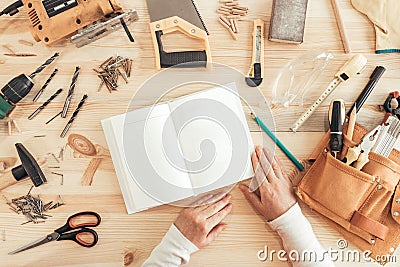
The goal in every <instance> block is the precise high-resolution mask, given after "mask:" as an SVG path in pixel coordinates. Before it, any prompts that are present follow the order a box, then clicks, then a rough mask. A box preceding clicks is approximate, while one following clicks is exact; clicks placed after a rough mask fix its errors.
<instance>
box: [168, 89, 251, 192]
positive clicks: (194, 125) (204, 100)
mask: <svg viewBox="0 0 400 267" xmlns="http://www.w3.org/2000/svg"><path fill="white" fill-rule="evenodd" d="M227 87H229V89H224V88H222V87H217V88H214V89H210V90H206V91H202V92H200V93H196V94H193V95H190V96H187V97H182V98H179V99H177V100H174V101H172V102H171V103H170V104H169V105H170V110H171V113H172V117H173V120H174V124H175V129H176V130H177V131H178V139H179V142H180V145H181V149H182V152H183V155H184V158H185V159H186V166H187V167H188V171H189V175H190V179H191V181H192V185H193V189H194V191H195V194H196V195H198V194H201V193H204V192H208V191H211V190H215V189H218V188H221V187H225V186H228V185H231V184H234V183H236V182H239V181H241V180H245V179H247V178H250V177H253V176H254V173H253V170H252V167H251V161H250V156H251V153H252V151H253V150H254V144H253V141H252V138H251V135H250V130H249V128H248V125H247V121H246V118H245V115H244V112H243V108H242V105H241V101H240V97H239V96H238V95H237V93H236V87H235V85H234V84H229V85H227ZM196 117H197V119H195V118H196ZM232 142H235V144H233V143H232ZM238 143H239V144H238ZM232 158H234V159H232Z"/></svg>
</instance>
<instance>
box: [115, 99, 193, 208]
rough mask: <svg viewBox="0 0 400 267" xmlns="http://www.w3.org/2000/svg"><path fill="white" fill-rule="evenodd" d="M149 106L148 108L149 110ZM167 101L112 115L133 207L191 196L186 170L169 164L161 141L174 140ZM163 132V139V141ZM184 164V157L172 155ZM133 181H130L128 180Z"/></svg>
mask: <svg viewBox="0 0 400 267" xmlns="http://www.w3.org/2000/svg"><path fill="white" fill-rule="evenodd" d="M150 110H151V111H150ZM169 115H170V112H169V107H168V105H167V104H163V105H158V106H154V107H149V108H144V109H140V110H136V111H132V112H129V113H127V114H126V115H122V117H120V119H119V120H116V119H113V120H112V125H113V130H114V132H115V136H116V138H117V140H118V141H117V142H116V143H117V144H118V149H119V151H120V153H121V155H122V156H121V158H122V160H123V161H125V164H123V165H124V166H125V168H126V170H125V172H126V173H127V177H126V179H128V180H130V181H131V182H133V183H134V184H135V185H133V186H131V188H130V190H131V191H132V195H133V199H134V202H135V207H136V208H137V209H147V208H150V207H155V206H159V205H161V204H165V203H170V202H173V201H177V200H180V199H183V198H186V197H189V196H192V195H193V194H194V193H193V190H192V188H191V187H192V186H191V181H190V178H189V176H188V174H187V173H186V172H184V171H182V170H179V169H178V168H176V167H175V166H173V165H171V164H170V163H171V162H170V161H171V159H167V158H166V156H165V153H164V152H163V142H174V141H175V142H176V139H177V137H176V131H175V129H174V126H173V124H172V122H171V121H168V117H169ZM163 134H164V135H165V136H164V141H163ZM173 160H174V161H176V162H180V163H181V164H182V163H183V164H184V161H183V158H182V157H181V158H174V159H173ZM130 184H131V185H132V183H130Z"/></svg>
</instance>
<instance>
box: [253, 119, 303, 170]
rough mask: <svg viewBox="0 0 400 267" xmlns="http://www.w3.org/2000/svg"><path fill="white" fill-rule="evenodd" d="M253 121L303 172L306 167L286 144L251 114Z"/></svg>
mask: <svg viewBox="0 0 400 267" xmlns="http://www.w3.org/2000/svg"><path fill="white" fill-rule="evenodd" d="M251 117H252V119H253V120H254V121H255V122H256V123H257V124H258V126H260V127H261V129H262V130H263V131H264V132H265V133H266V134H267V135H268V136H269V137H270V138H271V139H272V141H274V142H275V144H276V145H277V146H278V147H279V148H280V149H281V150H282V151H283V153H285V155H286V156H287V157H288V158H289V159H290V160H291V161H292V162H293V164H294V165H296V167H297V168H298V169H299V170H300V171H302V170H304V166H303V165H301V163H300V162H299V161H298V160H297V159H296V157H295V156H294V155H293V154H292V153H291V152H290V151H289V150H288V149H287V148H286V147H285V145H284V144H282V142H281V141H280V140H279V139H278V138H277V137H276V136H275V135H274V133H273V132H271V130H270V129H268V127H267V126H266V125H265V124H264V123H263V122H262V120H260V118H258V117H257V116H256V115H255V114H253V113H251Z"/></svg>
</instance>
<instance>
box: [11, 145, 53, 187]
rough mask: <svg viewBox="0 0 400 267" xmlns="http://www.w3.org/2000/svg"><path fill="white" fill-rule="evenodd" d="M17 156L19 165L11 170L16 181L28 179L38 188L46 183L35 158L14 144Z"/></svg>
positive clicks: (20, 146)
mask: <svg viewBox="0 0 400 267" xmlns="http://www.w3.org/2000/svg"><path fill="white" fill-rule="evenodd" d="M15 147H16V149H17V152H18V155H19V157H20V159H21V163H22V164H21V165H20V166H18V167H15V168H14V169H12V174H13V176H14V178H15V179H16V180H17V181H20V180H22V179H24V178H27V177H30V178H31V180H32V182H33V185H34V186H36V187H38V186H40V185H42V184H44V183H46V182H47V180H46V177H45V176H44V174H43V172H42V170H41V169H40V167H39V164H38V163H37V162H36V160H35V158H34V157H33V156H32V155H31V154H30V153H29V152H28V150H27V149H26V148H25V147H24V145H22V144H20V143H17V144H15Z"/></svg>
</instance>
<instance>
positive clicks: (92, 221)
mask: <svg viewBox="0 0 400 267" xmlns="http://www.w3.org/2000/svg"><path fill="white" fill-rule="evenodd" d="M100 222H101V217H100V215H99V214H97V213H96V212H93V211H84V212H79V213H76V214H74V215H72V216H70V217H69V218H68V220H67V222H66V223H65V225H63V226H62V227H60V228H58V229H57V230H55V231H54V232H56V233H58V234H60V235H61V234H63V233H66V232H69V231H71V230H74V229H79V228H84V227H96V226H98V225H99V224H100Z"/></svg>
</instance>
